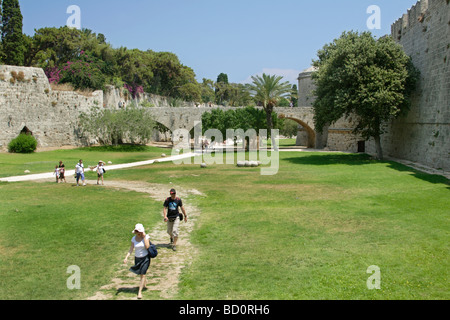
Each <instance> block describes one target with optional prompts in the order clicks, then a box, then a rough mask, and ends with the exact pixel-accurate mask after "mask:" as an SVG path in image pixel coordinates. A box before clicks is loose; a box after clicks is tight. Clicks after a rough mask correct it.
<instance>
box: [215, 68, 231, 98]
mask: <svg viewBox="0 0 450 320" xmlns="http://www.w3.org/2000/svg"><path fill="white" fill-rule="evenodd" d="M215 94H216V103H217V104H224V102H226V101H228V100H229V94H228V75H227V74H225V73H221V74H219V75H218V76H217V81H216V85H215Z"/></svg>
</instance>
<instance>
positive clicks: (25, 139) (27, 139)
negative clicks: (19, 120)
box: [8, 133, 37, 153]
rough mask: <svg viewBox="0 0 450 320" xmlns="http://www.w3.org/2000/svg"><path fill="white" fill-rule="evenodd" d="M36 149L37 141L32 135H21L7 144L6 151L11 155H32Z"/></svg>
mask: <svg viewBox="0 0 450 320" xmlns="http://www.w3.org/2000/svg"><path fill="white" fill-rule="evenodd" d="M36 147H37V141H36V139H35V138H34V137H33V136H32V135H28V134H25V133H21V134H19V136H18V137H17V138H15V139H13V140H11V142H10V143H9V144H8V151H9V152H12V153H32V152H34V151H35V150H36Z"/></svg>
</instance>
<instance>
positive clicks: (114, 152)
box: [0, 145, 170, 178]
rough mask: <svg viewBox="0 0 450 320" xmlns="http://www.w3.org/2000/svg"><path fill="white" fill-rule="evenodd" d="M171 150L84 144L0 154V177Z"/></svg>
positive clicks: (148, 157)
mask: <svg viewBox="0 0 450 320" xmlns="http://www.w3.org/2000/svg"><path fill="white" fill-rule="evenodd" d="M162 153H167V154H170V150H167V149H163V148H156V147H148V146H127V145H124V146H116V147H113V146H104V147H86V148H78V149H69V150H63V149H61V150H56V151H47V152H35V153H31V154H14V153H0V178H2V177H7V176H18V175H25V173H24V171H25V170H29V171H30V173H31V174H34V173H45V172H52V171H54V170H55V166H56V165H58V164H59V161H60V160H61V161H63V162H64V164H65V166H66V170H71V169H75V165H76V164H77V163H78V160H80V159H83V163H84V165H85V166H96V165H97V163H98V161H100V160H102V161H105V162H108V161H111V162H112V163H113V164H121V163H128V162H135V161H144V160H151V159H156V158H159V157H160V156H161V154H162Z"/></svg>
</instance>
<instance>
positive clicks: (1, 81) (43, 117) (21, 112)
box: [0, 65, 103, 150]
mask: <svg viewBox="0 0 450 320" xmlns="http://www.w3.org/2000/svg"><path fill="white" fill-rule="evenodd" d="M94 105H103V92H102V91H95V92H93V93H92V94H90V95H82V94H80V93H77V92H73V91H53V90H52V89H51V87H50V84H49V82H48V79H47V76H46V75H45V73H44V71H43V70H42V69H40V68H26V67H17V66H6V65H1V66H0V149H3V150H5V149H6V148H7V145H8V143H9V142H10V141H11V140H12V139H14V138H15V137H17V136H18V135H19V133H20V132H21V131H22V130H25V131H31V132H32V134H33V136H34V137H35V138H36V140H37V141H38V146H39V147H49V146H64V145H81V140H80V139H79V138H78V128H77V124H76V122H77V118H78V114H79V113H80V112H83V111H88V110H89V108H90V107H91V106H94Z"/></svg>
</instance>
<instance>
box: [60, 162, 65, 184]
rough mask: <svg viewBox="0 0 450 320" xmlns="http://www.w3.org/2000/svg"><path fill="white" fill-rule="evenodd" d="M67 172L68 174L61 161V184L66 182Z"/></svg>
mask: <svg viewBox="0 0 450 320" xmlns="http://www.w3.org/2000/svg"><path fill="white" fill-rule="evenodd" d="M65 172H66V166H65V165H64V163H63V162H62V161H61V160H60V161H59V180H60V181H61V182H63V180H64V182H66V176H65Z"/></svg>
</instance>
